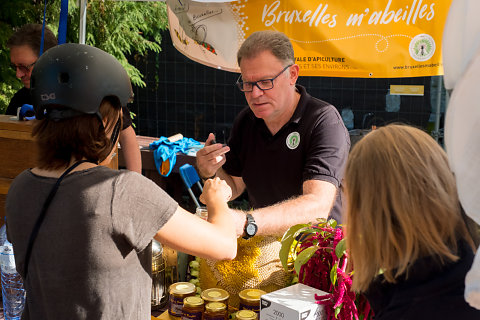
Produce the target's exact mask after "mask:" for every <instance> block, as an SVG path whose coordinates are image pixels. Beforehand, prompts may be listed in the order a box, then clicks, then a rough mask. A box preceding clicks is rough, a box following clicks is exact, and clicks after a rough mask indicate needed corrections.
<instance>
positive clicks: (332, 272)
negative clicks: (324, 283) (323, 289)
mask: <svg viewBox="0 0 480 320" xmlns="http://www.w3.org/2000/svg"><path fill="white" fill-rule="evenodd" d="M337 268H338V265H337V264H336V263H335V264H334V265H333V267H332V269H331V270H330V281H331V282H332V285H335V284H336V283H337Z"/></svg>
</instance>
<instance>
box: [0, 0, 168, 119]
mask: <svg viewBox="0 0 480 320" xmlns="http://www.w3.org/2000/svg"><path fill="white" fill-rule="evenodd" d="M60 3H61V0H49V1H48V3H47V14H46V23H47V25H48V26H49V28H50V29H52V31H53V32H54V33H55V34H57V30H58V21H59V17H60ZM68 8H69V10H68V11H69V17H68V30H67V42H78V39H79V25H80V11H79V8H78V6H77V1H76V0H69V7H68ZM43 9H44V1H43V0H36V1H35V0H1V1H0V44H1V46H0V113H3V112H4V111H5V109H6V107H7V105H8V102H9V101H10V98H11V97H12V96H13V94H14V93H15V92H16V91H17V90H18V89H20V88H21V87H22V84H21V82H20V81H19V80H18V79H16V78H15V72H14V70H12V69H11V68H10V57H9V50H8V49H7V48H6V42H7V40H8V38H9V37H10V35H11V34H12V33H13V32H14V30H15V29H16V28H18V27H20V26H22V25H24V24H26V23H42V21H43ZM86 24H87V28H86V38H85V42H86V43H87V44H89V45H92V46H95V47H98V48H100V49H102V50H105V51H107V52H109V53H111V54H112V55H114V56H115V57H116V58H117V59H118V60H119V61H120V63H121V64H122V65H123V66H124V67H125V69H126V70H127V72H128V74H129V76H130V78H131V80H132V84H134V85H136V86H139V87H144V86H145V82H144V81H143V80H142V79H143V75H142V74H141V73H140V71H139V70H138V69H136V68H135V67H134V66H133V65H131V64H130V63H129V62H128V60H127V57H128V56H135V57H141V56H144V55H146V53H147V52H148V51H154V52H159V51H160V50H161V48H160V43H161V40H162V39H161V36H160V34H161V31H162V30H165V29H166V28H168V20H167V7H166V4H165V3H164V2H156V1H155V2H151V1H147V2H143V1H113V0H88V2H87V21H86Z"/></svg>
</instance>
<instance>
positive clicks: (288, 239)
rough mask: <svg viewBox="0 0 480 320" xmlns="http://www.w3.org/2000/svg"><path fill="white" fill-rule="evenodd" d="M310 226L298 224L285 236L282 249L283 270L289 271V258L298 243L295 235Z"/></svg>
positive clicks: (280, 254)
mask: <svg viewBox="0 0 480 320" xmlns="http://www.w3.org/2000/svg"><path fill="white" fill-rule="evenodd" d="M307 226H309V225H308V224H297V225H294V226H292V227H290V228H289V229H288V230H287V231H286V232H285V233H284V234H283V237H282V240H281V247H280V253H279V256H280V261H281V262H282V266H283V269H284V270H285V271H288V257H289V255H290V251H291V250H292V247H293V246H295V245H296V243H297V241H296V240H295V235H296V234H297V231H298V230H300V229H302V228H305V227H307Z"/></svg>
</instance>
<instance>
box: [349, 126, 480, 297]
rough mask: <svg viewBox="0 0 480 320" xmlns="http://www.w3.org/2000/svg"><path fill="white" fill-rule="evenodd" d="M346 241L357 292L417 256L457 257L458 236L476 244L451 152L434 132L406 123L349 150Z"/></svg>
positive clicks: (392, 277) (404, 271)
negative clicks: (463, 209) (449, 159)
mask: <svg viewBox="0 0 480 320" xmlns="http://www.w3.org/2000/svg"><path fill="white" fill-rule="evenodd" d="M345 184H346V196H347V209H346V221H345V223H346V242H347V248H348V250H349V252H350V256H351V262H352V263H353V268H354V270H355V274H354V279H353V290H355V291H365V290H367V289H368V286H369V284H370V283H371V281H372V280H373V279H374V278H375V277H376V276H377V275H378V274H379V272H383V275H384V277H385V279H386V281H387V282H391V283H395V282H396V278H397V277H399V276H400V275H405V276H407V277H408V267H409V266H410V264H411V263H413V262H414V261H415V260H416V259H418V258H420V257H424V256H436V257H437V258H438V261H439V263H446V262H450V261H456V260H458V256H457V241H458V240H459V239H462V238H463V239H464V240H465V241H466V242H467V243H468V244H470V245H471V246H472V249H473V250H474V249H475V247H474V244H473V241H472V238H471V237H470V235H469V233H468V230H467V227H466V225H465V222H464V220H463V219H462V215H461V211H460V205H459V199H458V196H457V190H456V184H455V179H454V176H453V174H452V172H451V171H450V168H449V166H448V162H447V156H446V154H445V152H444V151H443V149H442V148H441V147H440V146H439V145H438V143H437V142H436V141H435V140H434V139H433V138H432V137H430V136H429V135H428V134H427V133H425V132H423V131H422V130H420V129H416V128H413V127H410V126H405V125H388V126H386V127H381V128H379V129H377V130H375V131H372V132H371V133H369V134H368V135H366V136H365V137H364V138H363V139H362V140H360V141H359V142H358V143H357V144H356V145H355V147H354V148H353V150H352V152H351V153H350V156H349V160H348V163H347V168H346V173H345Z"/></svg>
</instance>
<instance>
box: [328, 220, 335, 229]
mask: <svg viewBox="0 0 480 320" xmlns="http://www.w3.org/2000/svg"><path fill="white" fill-rule="evenodd" d="M327 225H328V226H329V227H332V228H335V227H336V226H337V220H335V219H330V220H328V221H327Z"/></svg>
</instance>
